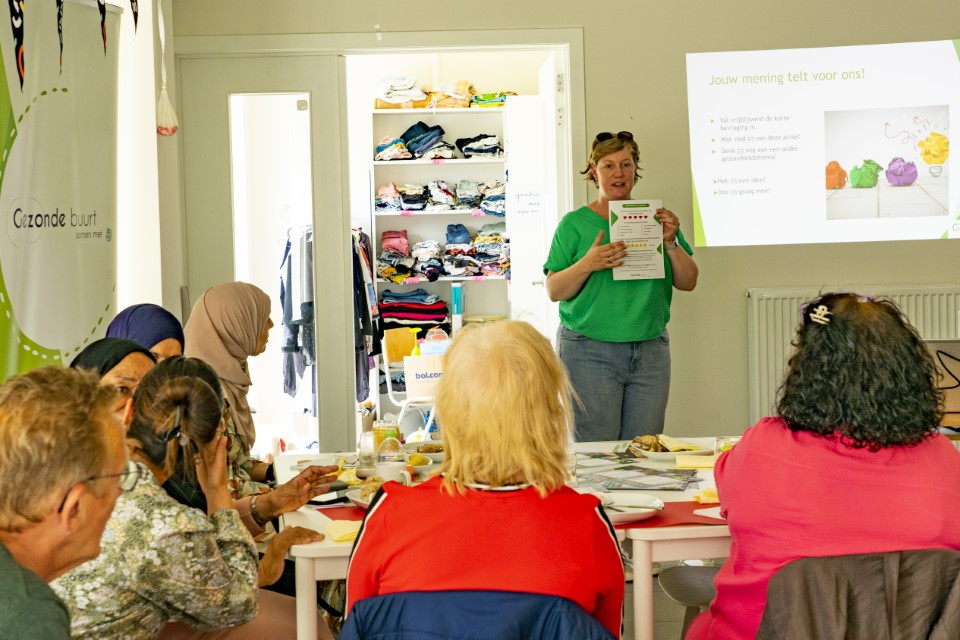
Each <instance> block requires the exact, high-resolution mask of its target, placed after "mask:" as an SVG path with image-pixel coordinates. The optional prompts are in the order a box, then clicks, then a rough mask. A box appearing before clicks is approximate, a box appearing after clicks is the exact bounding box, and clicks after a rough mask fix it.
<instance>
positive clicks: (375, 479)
mask: <svg viewBox="0 0 960 640" xmlns="http://www.w3.org/2000/svg"><path fill="white" fill-rule="evenodd" d="M382 484H383V478H381V477H380V476H370V477H369V478H367V479H366V480H364V481H363V484H362V485H360V488H359V489H353V490H351V491H347V500H349V501H350V502H352V503H353V504H355V505H357V506H358V507H360V508H362V509H366V508H367V507H369V506H370V501H371V500H373V496H374V495H376V493H377V491H379V490H380V485H382Z"/></svg>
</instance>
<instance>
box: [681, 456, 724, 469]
mask: <svg viewBox="0 0 960 640" xmlns="http://www.w3.org/2000/svg"><path fill="white" fill-rule="evenodd" d="M716 461H717V456H716V455H709V456H705V455H702V454H701V455H695V454H689V453H686V454H684V453H681V454H679V455H678V456H677V468H678V469H713V464H714V463H715V462H716Z"/></svg>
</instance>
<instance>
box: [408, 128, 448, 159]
mask: <svg viewBox="0 0 960 640" xmlns="http://www.w3.org/2000/svg"><path fill="white" fill-rule="evenodd" d="M400 139H401V140H403V144H405V145H406V147H407V150H408V151H409V152H410V153H412V154H413V156H414V157H415V158H419V157H421V156H422V155H423V154H424V153H426V152H427V151H429V150H430V149H432V148H433V147H435V146H437V145H438V144H440V143H442V142H443V127H441V126H440V125H438V124H436V125H433V126H432V127H431V126H429V125H427V124H426V123H424V122H420V121H417V123H416V124H414V125H413V126H411V127H410V128H409V129H407V130H406V131H404V132H403V135H401V136H400Z"/></svg>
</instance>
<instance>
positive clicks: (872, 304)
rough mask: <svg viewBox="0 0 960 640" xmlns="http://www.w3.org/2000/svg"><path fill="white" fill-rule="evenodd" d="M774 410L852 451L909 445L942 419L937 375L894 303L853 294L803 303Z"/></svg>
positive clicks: (789, 421) (795, 428)
mask: <svg viewBox="0 0 960 640" xmlns="http://www.w3.org/2000/svg"><path fill="white" fill-rule="evenodd" d="M793 346H794V347H796V351H795V352H794V353H793V355H792V356H791V357H790V362H789V371H788V372H787V375H786V377H785V378H784V380H783V384H781V385H780V389H779V391H778V400H777V413H778V414H779V415H780V417H781V418H783V420H784V421H786V423H787V425H788V426H789V427H790V429H792V430H793V431H809V432H811V433H815V434H818V435H820V436H823V437H826V438H835V437H840V439H841V441H842V442H843V443H844V444H846V445H848V446H851V447H854V448H868V449H870V450H871V451H877V450H879V449H882V448H884V447H892V446H897V445H901V446H914V445H917V444H919V443H920V442H921V441H922V440H923V439H924V438H926V437H928V436H930V435H932V434H934V433H936V431H937V426H938V425H939V424H940V421H941V419H942V418H943V393H942V392H941V391H940V390H939V389H938V388H937V383H938V381H939V376H940V374H939V372H938V371H937V368H936V366H935V364H934V362H933V358H931V357H930V354H929V353H928V351H927V349H926V348H925V346H924V344H923V340H922V339H921V338H920V335H919V334H918V333H917V331H916V329H914V328H913V327H912V326H911V325H910V323H909V322H908V321H907V319H906V318H905V317H904V316H903V314H902V313H901V312H900V310H899V309H898V308H897V306H896V305H895V304H894V303H893V302H891V301H889V300H872V299H869V298H863V297H861V296H858V295H856V294H852V293H829V294H826V295H823V296H821V297H820V298H818V299H817V300H814V301H812V302H809V303H807V304H806V305H804V307H803V309H802V311H801V323H800V327H799V328H798V329H797V336H796V339H795V340H794V341H793Z"/></svg>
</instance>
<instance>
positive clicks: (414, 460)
mask: <svg viewBox="0 0 960 640" xmlns="http://www.w3.org/2000/svg"><path fill="white" fill-rule="evenodd" d="M431 462H432V461H431V460H430V458H428V457H427V456H424V455H421V454H419V453H411V454H410V456H409V457H408V458H407V464H412V465H413V466H415V467H422V466H423V465H425V464H430V463H431Z"/></svg>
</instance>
